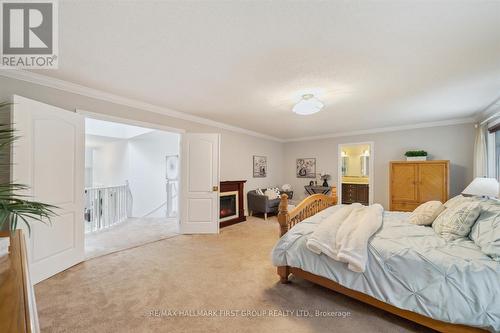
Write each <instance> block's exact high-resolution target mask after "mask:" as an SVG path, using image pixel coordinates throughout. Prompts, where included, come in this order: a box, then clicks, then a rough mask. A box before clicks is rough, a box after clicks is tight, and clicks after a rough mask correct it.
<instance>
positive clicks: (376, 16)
mask: <svg viewBox="0 0 500 333" xmlns="http://www.w3.org/2000/svg"><path fill="white" fill-rule="evenodd" d="M59 11H60V13H59V16H60V22H59V30H60V57H59V64H60V69H59V70H57V71H53V70H48V71H38V72H39V73H42V74H44V75H47V76H52V77H56V78H59V79H63V80H67V81H70V82H73V83H78V84H81V85H85V86H88V87H92V88H96V89H100V90H103V91H106V92H110V93H114V94H118V95H121V96H126V97H129V98H133V99H137V100H140V101H144V102H148V103H152V104H155V105H158V106H162V107H167V108H170V109H173V110H177V111H181V112H185V113H190V114H193V115H197V116H201V117H204V118H208V119H211V120H215V121H219V122H223V123H226V124H230V125H234V126H238V127H242V128H245V129H249V130H253V131H257V132H260V133H264V134H267V135H271V136H274V137H279V138H285V139H289V138H296V137H305V136H315V135H324V134H330V133H338V132H347V131H358V130H366V129H371V128H380V127H387V126H400V125H408V124H415V123H420V122H429V121H441V120H448V119H456V118H462V117H470V116H472V115H473V114H475V113H477V112H479V111H481V110H483V109H484V108H485V107H486V106H487V105H488V104H490V103H491V102H493V101H494V100H495V99H496V98H497V97H499V96H500V2H498V1H479V0H478V1H458V0H457V1H404V0H397V1H383V2H382V1H373V2H371V1H329V2H316V1H301V2H291V1H272V2H271V1H253V2H250V1H248V2H242V1H234V2H229V1H224V2H222V1H218V2H215V1H203V2H187V1H154V2H153V1H141V2H139V1H106V2H105V1H60V5H59ZM306 92H313V93H315V94H316V96H317V97H319V98H320V99H321V100H322V101H323V102H324V103H325V108H324V109H323V111H322V112H320V113H318V114H315V115H312V116H307V117H304V116H298V115H295V114H293V113H292V112H291V111H290V110H291V108H292V105H293V103H294V102H295V101H296V100H297V98H298V97H299V96H300V95H301V94H303V93H306Z"/></svg>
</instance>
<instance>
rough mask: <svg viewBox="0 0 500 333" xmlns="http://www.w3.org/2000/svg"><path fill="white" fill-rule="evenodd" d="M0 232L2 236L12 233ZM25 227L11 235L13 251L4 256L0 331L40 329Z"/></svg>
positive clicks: (1, 261) (0, 279)
mask: <svg viewBox="0 0 500 333" xmlns="http://www.w3.org/2000/svg"><path fill="white" fill-rule="evenodd" d="M9 235H10V233H9V232H0V237H9ZM26 255H27V254H26V246H25V242H24V236H23V234H22V231H20V230H17V231H16V232H14V233H13V234H12V236H11V239H10V246H9V254H8V255H7V256H2V257H0V332H2V333H23V332H34V333H36V332H39V327H38V317H37V313H36V305H35V296H34V293H33V287H32V285H31V282H30V279H29V273H28V261H27V257H26Z"/></svg>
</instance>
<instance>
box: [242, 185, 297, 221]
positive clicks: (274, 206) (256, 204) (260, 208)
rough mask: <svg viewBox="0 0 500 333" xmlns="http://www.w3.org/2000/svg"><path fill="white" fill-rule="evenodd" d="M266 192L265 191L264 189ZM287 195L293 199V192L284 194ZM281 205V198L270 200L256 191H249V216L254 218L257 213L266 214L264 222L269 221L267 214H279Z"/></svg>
mask: <svg viewBox="0 0 500 333" xmlns="http://www.w3.org/2000/svg"><path fill="white" fill-rule="evenodd" d="M263 190H264V189H263ZM283 193H286V194H287V195H288V197H289V198H292V197H293V192H292V191H289V192H283V191H281V194H283ZM279 203H280V198H277V199H273V200H269V198H268V197H267V196H266V195H260V194H257V192H256V190H252V191H249V192H248V193H247V204H248V211H249V215H250V216H252V215H253V214H255V213H261V214H264V220H267V214H269V213H271V214H276V213H278V206H279Z"/></svg>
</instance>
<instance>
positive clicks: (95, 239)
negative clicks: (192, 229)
mask: <svg viewBox="0 0 500 333" xmlns="http://www.w3.org/2000/svg"><path fill="white" fill-rule="evenodd" d="M176 235H178V233H177V221H176V220H175V219H167V218H154V217H149V218H129V219H127V220H126V221H124V222H123V223H120V224H117V225H115V226H113V227H111V228H109V229H105V230H103V231H100V232H96V233H91V234H86V235H85V258H87V259H90V258H96V257H99V256H102V255H105V254H109V253H113V252H117V251H121V250H125V249H130V248H133V247H136V246H140V245H144V244H147V243H151V242H156V241H159V240H161V239H165V238H170V237H173V236H176Z"/></svg>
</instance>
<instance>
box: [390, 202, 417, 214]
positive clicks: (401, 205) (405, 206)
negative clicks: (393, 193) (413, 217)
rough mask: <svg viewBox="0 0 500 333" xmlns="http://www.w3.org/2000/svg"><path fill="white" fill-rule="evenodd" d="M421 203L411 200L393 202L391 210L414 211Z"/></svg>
mask: <svg viewBox="0 0 500 333" xmlns="http://www.w3.org/2000/svg"><path fill="white" fill-rule="evenodd" d="M419 205H420V204H418V203H413V202H412V203H409V202H398V203H392V205H391V210H393V211H399V212H413V211H414V210H415V208H417V207H418V206H419Z"/></svg>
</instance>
